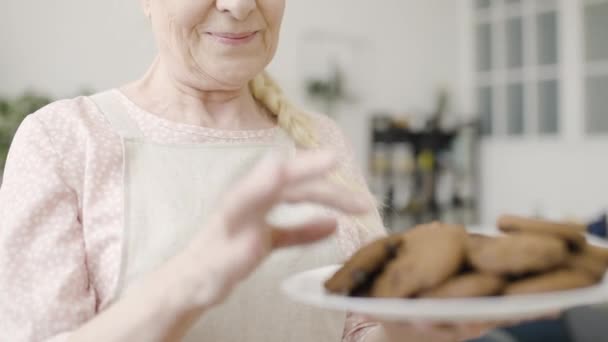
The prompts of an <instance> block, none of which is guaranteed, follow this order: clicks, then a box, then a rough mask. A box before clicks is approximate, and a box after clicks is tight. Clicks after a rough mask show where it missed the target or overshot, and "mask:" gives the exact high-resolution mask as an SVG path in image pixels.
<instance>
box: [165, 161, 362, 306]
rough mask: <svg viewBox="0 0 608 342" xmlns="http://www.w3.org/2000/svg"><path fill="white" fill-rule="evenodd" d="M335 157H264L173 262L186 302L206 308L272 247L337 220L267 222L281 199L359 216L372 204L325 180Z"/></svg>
mask: <svg viewBox="0 0 608 342" xmlns="http://www.w3.org/2000/svg"><path fill="white" fill-rule="evenodd" d="M335 167H336V158H335V157H334V156H333V155H332V154H329V153H327V152H302V153H298V156H296V157H295V158H294V159H292V160H286V159H285V158H282V157H280V156H278V155H273V156H271V157H267V158H265V159H264V160H262V161H261V162H260V163H259V164H258V165H257V166H256V167H255V168H254V169H253V170H252V171H251V172H250V173H249V174H248V175H246V176H245V177H244V178H243V179H242V180H240V181H239V182H238V183H237V184H235V186H234V187H233V188H232V189H231V190H230V191H228V192H227V193H226V195H225V196H224V197H223V199H222V200H221V202H220V203H219V205H218V209H217V211H216V212H215V214H214V215H213V216H212V217H210V219H209V220H208V222H207V223H206V225H205V227H204V228H203V230H202V232H201V234H200V235H199V236H198V237H197V238H196V239H195V240H194V241H192V243H191V244H190V245H189V246H188V248H187V249H186V250H185V251H184V252H183V253H182V254H181V255H180V256H179V257H178V258H177V259H176V260H174V261H173V262H176V261H177V260H179V263H178V264H177V265H176V266H177V268H179V269H180V270H181V271H180V272H181V275H180V276H181V279H183V280H184V281H182V283H184V284H185V286H189V288H188V289H187V290H188V291H190V292H191V293H194V298H190V300H191V301H192V302H193V303H195V305H198V306H204V307H207V306H209V305H213V304H216V303H218V302H221V301H222V300H223V299H224V298H225V297H226V296H227V295H228V294H229V293H230V292H231V290H232V288H233V287H234V286H235V285H236V284H238V283H239V282H241V281H242V280H243V279H245V278H246V277H247V276H249V275H250V274H251V273H252V272H253V271H254V270H255V269H256V268H257V267H258V266H259V265H260V263H261V262H262V261H263V260H264V259H265V258H266V257H267V256H268V255H269V254H270V253H271V252H272V251H273V250H275V249H277V248H283V247H289V246H294V245H300V244H308V243H312V242H316V241H318V240H321V239H323V238H326V237H327V236H329V235H330V234H332V233H333V232H334V230H335V228H336V225H337V223H336V221H335V219H330V218H321V217H319V218H312V219H311V220H310V221H308V222H306V223H304V224H302V225H301V226H298V227H291V228H290V229H289V230H286V229H282V228H284V227H273V226H271V225H270V224H269V223H268V222H267V221H266V216H267V214H268V213H269V211H270V210H271V209H272V208H273V207H274V206H275V205H277V204H280V203H297V202H309V203H316V204H320V205H324V206H326V207H329V208H333V209H337V210H340V211H342V212H345V213H347V214H362V213H365V212H366V211H367V210H369V209H371V207H370V206H371V204H368V203H366V202H364V201H363V200H361V198H362V196H358V195H357V194H355V193H353V192H352V191H350V190H348V189H346V188H344V187H342V186H339V185H336V184H334V183H332V182H330V181H329V180H328V177H327V175H328V174H329V173H330V172H331V171H333V170H334V169H335Z"/></svg>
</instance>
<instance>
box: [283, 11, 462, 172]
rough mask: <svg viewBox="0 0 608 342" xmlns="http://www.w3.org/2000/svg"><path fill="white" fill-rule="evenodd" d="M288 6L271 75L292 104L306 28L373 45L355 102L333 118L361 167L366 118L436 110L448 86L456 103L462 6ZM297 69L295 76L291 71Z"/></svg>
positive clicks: (298, 89) (365, 149)
mask: <svg viewBox="0 0 608 342" xmlns="http://www.w3.org/2000/svg"><path fill="white" fill-rule="evenodd" d="M287 3H288V8H287V12H286V16H285V23H284V27H283V36H282V39H281V44H280V49H279V51H278V54H277V58H276V59H275V62H274V63H273V65H272V67H271V71H272V72H273V75H274V76H275V77H276V78H277V79H279V81H280V82H281V83H282V84H283V85H284V87H285V88H286V90H287V91H288V92H289V93H290V94H292V96H294V97H295V98H296V99H297V100H298V102H300V103H303V102H305V100H304V98H303V96H302V89H301V85H299V84H298V83H297V75H298V73H297V69H298V67H299V66H300V65H299V63H298V56H297V51H298V45H297V44H298V43H297V41H298V38H299V36H300V35H301V34H302V33H304V32H307V31H310V30H322V31H328V32H333V33H338V34H340V33H342V34H346V35H350V36H355V37H360V38H362V39H363V40H367V41H369V42H371V45H370V49H371V51H367V52H366V53H367V55H368V56H369V58H370V62H371V63H370V64H369V65H365V68H366V70H364V71H363V73H365V74H367V75H371V77H367V78H365V83H367V84H365V85H364V86H362V87H361V88H362V89H363V90H364V91H365V93H364V97H363V98H362V99H361V103H359V104H357V105H356V106H346V107H343V108H342V109H341V110H340V111H339V114H338V116H337V119H338V121H339V122H340V123H341V125H342V127H344V129H345V130H346V132H347V134H348V135H349V136H350V138H351V140H352V141H353V143H354V145H355V149H356V151H357V157H358V158H359V160H360V161H361V163H362V166H363V165H364V164H365V158H366V156H367V153H368V141H369V139H368V133H369V132H368V122H369V121H368V120H369V115H370V113H372V112H373V111H376V110H388V111H391V112H405V111H409V110H421V111H428V110H432V109H433V108H434V104H435V103H434V101H435V94H436V93H435V92H436V90H437V88H438V87H439V86H446V87H448V88H449V89H450V90H452V91H453V92H454V94H453V95H454V97H455V99H454V101H455V108H456V109H457V110H458V109H460V108H459V107H460V106H461V103H460V101H459V100H460V99H461V98H462V96H460V88H459V87H458V85H459V84H458V77H459V71H460V68H459V62H460V51H459V47H460V46H461V44H459V37H460V35H459V33H458V30H457V28H458V27H459V26H458V20H459V17H458V15H457V13H458V10H459V9H460V8H461V7H460V6H459V4H458V2H457V1H452V0H382V1H369V0H330V1H327V0H295V1H287ZM294 71H295V72H294Z"/></svg>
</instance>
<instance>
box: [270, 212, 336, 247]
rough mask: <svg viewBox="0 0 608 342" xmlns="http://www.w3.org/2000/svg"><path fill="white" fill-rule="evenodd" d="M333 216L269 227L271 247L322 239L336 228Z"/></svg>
mask: <svg viewBox="0 0 608 342" xmlns="http://www.w3.org/2000/svg"><path fill="white" fill-rule="evenodd" d="M336 226H337V221H336V220H335V219H333V218H318V219H315V220H312V221H310V222H308V223H304V224H301V225H298V226H295V227H291V228H276V227H273V228H271V245H272V249H277V248H284V247H292V246H296V245H304V244H310V243H314V242H317V241H319V240H322V239H324V238H326V237H328V236H330V235H331V234H333V233H334V232H335V230H336Z"/></svg>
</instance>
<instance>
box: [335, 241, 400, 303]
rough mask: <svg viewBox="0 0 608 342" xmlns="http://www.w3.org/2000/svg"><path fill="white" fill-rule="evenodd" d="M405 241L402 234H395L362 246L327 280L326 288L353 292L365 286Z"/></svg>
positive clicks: (339, 291) (340, 291)
mask: <svg viewBox="0 0 608 342" xmlns="http://www.w3.org/2000/svg"><path fill="white" fill-rule="evenodd" d="M403 241H404V240H403V237H402V235H401V234H395V235H391V236H387V237H385V238H382V239H379V240H376V241H374V242H371V243H370V244H368V245H366V246H364V247H362V248H361V249H359V250H358V251H357V252H356V253H355V254H354V255H353V256H352V257H351V258H350V259H349V260H348V261H347V262H346V263H345V264H344V266H343V267H342V268H340V269H339V270H338V272H336V273H335V274H334V275H333V276H332V277H331V278H330V279H328V280H327V281H326V282H325V288H326V289H327V290H328V291H330V292H332V293H341V294H353V293H354V292H356V291H357V290H358V289H360V288H361V287H365V286H366V284H367V283H368V282H370V281H372V280H373V277H374V276H375V275H376V274H377V273H378V272H379V271H381V270H382V268H384V266H385V264H386V263H387V262H388V260H389V259H391V258H393V257H395V256H396V254H397V251H398V249H399V248H400V247H401V245H402V244H403Z"/></svg>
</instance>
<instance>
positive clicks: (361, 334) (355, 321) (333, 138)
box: [316, 115, 386, 342]
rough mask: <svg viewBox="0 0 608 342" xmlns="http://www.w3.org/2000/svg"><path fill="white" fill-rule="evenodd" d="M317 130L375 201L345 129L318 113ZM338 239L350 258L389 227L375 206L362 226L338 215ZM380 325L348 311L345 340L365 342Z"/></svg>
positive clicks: (343, 171) (347, 174) (342, 168)
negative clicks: (384, 223) (370, 333)
mask: <svg viewBox="0 0 608 342" xmlns="http://www.w3.org/2000/svg"><path fill="white" fill-rule="evenodd" d="M316 122H317V132H319V136H318V139H319V143H320V147H321V148H329V149H332V150H334V151H335V153H336V154H337V155H338V156H339V158H340V163H339V169H338V170H339V173H340V175H341V176H342V177H344V178H345V180H346V181H347V182H352V183H354V184H355V185H356V186H357V187H358V188H360V189H363V191H364V192H365V193H364V194H363V195H364V196H368V197H369V198H370V201H371V202H373V203H374V204H375V203H376V201H375V199H374V198H373V195H372V194H371V192H370V191H369V187H368V186H367V183H366V181H365V178H364V177H363V172H362V171H361V170H360V169H359V167H357V163H356V160H355V154H354V150H353V147H352V144H351V143H350V141H349V140H348V139H347V138H346V136H345V135H344V133H343V132H342V130H341V129H340V128H339V127H338V125H337V124H336V123H335V122H334V121H332V120H331V119H329V118H327V117H325V116H318V115H317V120H316ZM338 225H339V228H338V241H339V243H340V245H341V248H342V254H343V255H344V256H345V257H346V258H347V257H349V256H350V255H352V254H353V253H354V252H355V251H356V250H357V249H359V248H360V247H361V246H362V245H364V244H366V243H367V242H370V241H371V240H374V239H376V238H378V237H380V236H382V235H386V229H385V228H384V225H383V223H382V218H381V217H380V214H379V211H378V210H377V209H376V210H374V211H373V212H372V213H371V214H370V215H369V216H368V217H366V218H365V222H364V224H363V225H364V226H365V227H361V226H360V225H359V224H357V223H356V222H355V220H354V219H352V218H350V217H347V216H340V217H339V218H338ZM379 326H380V325H379V323H377V322H374V321H371V320H369V319H367V318H365V317H362V316H361V315H357V314H353V313H349V314H348V315H347V317H346V322H345V325H344V334H343V338H342V341H343V342H363V341H365V338H366V336H367V334H368V333H369V332H370V331H371V330H372V329H375V328H378V327H379Z"/></svg>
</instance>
